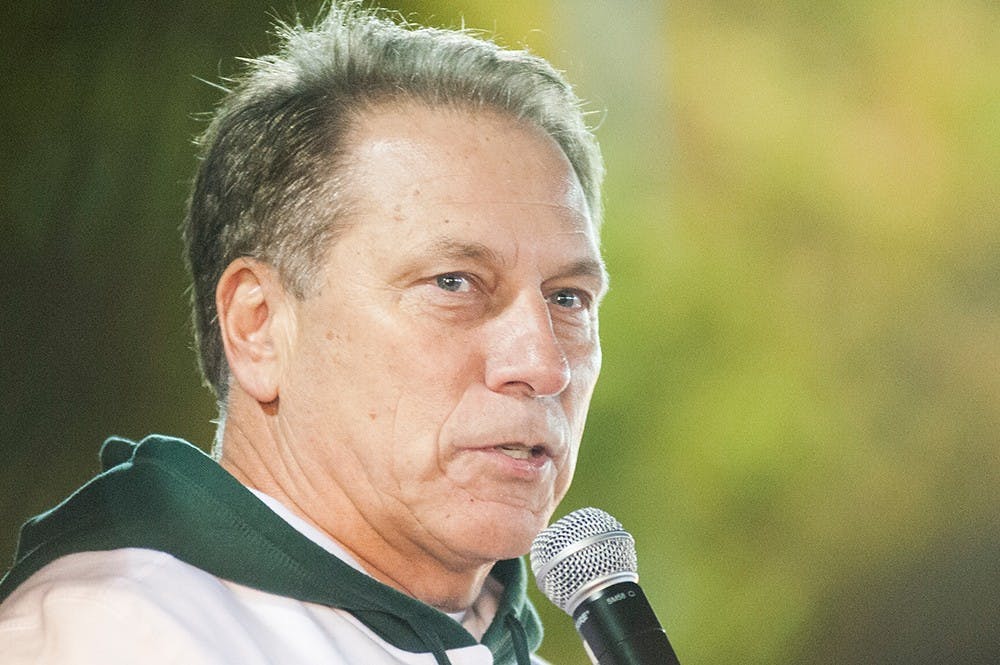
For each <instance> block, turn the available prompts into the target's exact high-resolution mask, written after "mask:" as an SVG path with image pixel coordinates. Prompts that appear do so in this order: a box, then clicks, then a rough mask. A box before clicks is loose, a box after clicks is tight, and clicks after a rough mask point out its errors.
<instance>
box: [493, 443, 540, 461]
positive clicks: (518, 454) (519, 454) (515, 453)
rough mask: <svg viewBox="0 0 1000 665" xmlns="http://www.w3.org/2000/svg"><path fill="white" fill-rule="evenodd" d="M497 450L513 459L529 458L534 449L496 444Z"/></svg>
mask: <svg viewBox="0 0 1000 665" xmlns="http://www.w3.org/2000/svg"><path fill="white" fill-rule="evenodd" d="M497 450H499V451H500V452H502V453H503V454H504V455H507V456H508V457H513V458H514V459H531V456H532V454H533V453H534V451H533V450H532V449H530V448H525V447H523V446H497Z"/></svg>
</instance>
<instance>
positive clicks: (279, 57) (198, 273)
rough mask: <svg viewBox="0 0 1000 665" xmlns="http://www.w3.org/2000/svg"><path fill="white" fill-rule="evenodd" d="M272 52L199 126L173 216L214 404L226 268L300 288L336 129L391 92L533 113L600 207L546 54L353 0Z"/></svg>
mask: <svg viewBox="0 0 1000 665" xmlns="http://www.w3.org/2000/svg"><path fill="white" fill-rule="evenodd" d="M278 37H279V39H280V47H279V49H278V51H277V53H276V54H275V55H271V56H266V57H262V58H259V59H256V60H252V61H249V62H248V69H247V71H246V72H245V74H244V75H243V76H242V77H241V78H240V79H238V80H236V81H235V82H234V85H233V87H232V89H231V90H229V91H227V94H226V96H225V97H224V98H223V100H222V102H221V104H220V106H219V108H218V110H217V111H216V113H215V115H214V119H213V120H212V122H211V124H210V125H209V127H208V129H207V131H206V132H205V134H204V135H203V136H202V137H201V140H200V146H201V151H202V153H201V157H202V159H201V162H200V165H199V168H198V171H197V174H196V177H195V182H194V187H193V189H192V193H191V198H190V200H189V202H188V212H187V217H186V220H185V224H184V241H185V248H186V255H187V262H188V268H189V270H190V271H191V277H192V285H193V286H192V306H193V322H194V331H195V340H196V342H197V345H198V349H199V359H200V366H201V370H202V374H203V375H204V377H205V380H206V381H207V383H208V384H209V385H210V387H211V388H212V390H213V391H214V392H215V394H216V396H217V398H218V399H219V402H220V405H224V403H225V398H226V393H227V384H228V380H229V368H228V365H227V363H226V358H225V353H224V349H223V346H222V339H221V333H220V330H219V326H218V320H217V319H218V312H217V311H216V307H215V289H216V285H217V284H218V281H219V278H220V277H221V276H222V273H223V272H224V271H225V269H226V267H227V266H228V265H229V264H230V263H231V262H232V261H234V260H235V259H237V258H239V257H252V258H255V259H258V260H261V261H264V262H266V263H268V264H270V265H272V266H274V267H275V269H276V270H277V272H278V274H279V275H280V277H281V280H282V283H283V285H284V286H285V288H287V289H288V290H289V291H290V292H292V293H293V294H294V295H295V296H296V297H298V298H305V297H307V296H308V295H309V294H310V292H311V291H312V290H313V289H314V288H315V282H316V281H317V279H316V274H317V272H318V269H319V266H320V265H321V262H322V259H323V257H324V256H325V253H326V251H327V249H328V248H329V246H330V244H331V243H332V242H333V241H334V240H335V238H336V235H337V231H338V230H339V229H340V228H342V226H343V224H342V223H341V220H342V219H343V217H344V210H345V205H346V203H347V201H348V194H347V193H346V192H344V191H343V189H344V188H343V186H342V185H343V180H344V178H343V173H342V172H343V170H344V168H343V164H344V161H345V159H344V158H345V151H346V150H347V147H346V146H345V137H346V136H347V134H348V132H349V131H350V129H351V128H352V127H353V126H355V125H356V124H357V122H358V121H359V119H361V118H363V117H364V112H365V111H366V110H371V109H373V108H374V107H376V106H377V105H382V104H387V103H394V102H407V101H411V102H419V103H423V104H426V105H429V106H431V107H436V106H441V107H456V108H463V109H484V110H491V111H495V112H500V113H502V114H506V115H508V116H511V117H514V118H516V119H518V120H520V121H526V122H528V123H531V124H533V125H535V126H537V127H538V128H540V129H541V130H542V131H544V132H545V133H547V134H548V135H549V136H551V137H552V139H553V140H555V141H556V143H557V144H558V145H559V146H560V148H561V149H562V151H563V152H564V153H565V155H566V157H567V158H568V160H569V162H570V164H571V165H572V167H573V169H574V171H575V172H576V176H577V178H579V180H580V184H581V185H582V187H583V191H584V194H585V196H586V198H587V202H588V204H589V207H590V212H591V217H592V219H593V221H594V223H595V224H598V225H599V224H600V219H601V195H600V188H601V181H602V179H603V176H604V167H603V163H602V159H601V154H600V150H599V148H598V146H597V142H596V140H595V138H594V136H593V134H592V132H591V131H590V129H589V128H588V127H587V125H586V122H585V120H584V114H583V111H582V105H581V102H580V100H579V99H578V98H577V97H576V95H575V94H574V93H573V91H572V89H571V87H570V86H569V84H568V83H567V82H566V81H565V80H564V79H563V77H562V76H561V75H560V74H559V72H557V71H556V70H555V69H554V68H553V67H552V66H551V65H550V64H549V63H548V62H546V61H545V60H543V59H541V58H539V57H536V56H534V55H531V54H529V53H527V52H525V51H512V50H507V49H504V48H501V47H500V46H498V45H496V44H495V43H493V42H492V41H488V40H486V39H483V38H480V37H478V36H475V35H473V34H471V33H470V32H469V31H466V30H442V29H436V28H421V27H416V26H410V25H407V24H406V23H404V22H402V21H394V20H393V19H392V18H390V17H388V16H387V15H386V14H385V13H384V12H382V11H379V10H374V9H367V8H364V7H362V5H361V3H360V2H359V1H357V0H346V1H344V2H340V3H337V2H333V3H331V5H330V7H329V8H328V10H327V13H326V14H325V16H324V17H322V18H321V19H319V20H318V21H317V22H316V24H315V25H314V26H313V27H308V28H307V27H305V26H303V25H302V23H301V21H299V20H296V22H295V24H294V25H293V24H285V23H282V24H279V26H278Z"/></svg>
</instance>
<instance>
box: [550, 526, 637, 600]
mask: <svg viewBox="0 0 1000 665" xmlns="http://www.w3.org/2000/svg"><path fill="white" fill-rule="evenodd" d="M531 570H532V572H533V573H534V574H535V581H536V582H537V583H538V588H539V589H541V591H542V593H543V594H545V597H546V598H548V599H549V600H551V601H552V602H553V603H555V605H556V606H557V607H559V608H560V609H561V610H563V611H565V612H567V613H569V614H572V613H573V610H575V609H576V605H577V604H578V603H579V601H581V600H583V599H584V598H583V597H582V596H584V595H585V594H584V592H586V593H587V594H589V593H590V592H592V591H593V590H596V589H598V588H603V586H605V583H608V584H610V583H614V582H617V581H621V580H622V579H630V580H632V581H635V580H636V579H638V561H637V560H636V554H635V540H634V539H633V538H632V536H631V534H629V533H628V532H626V531H625V530H624V529H623V528H622V525H621V523H620V522H619V521H618V520H616V519H615V518H614V517H612V516H611V515H609V514H607V513H606V512H604V511H603V510H600V509H598V508H580V509H579V510H575V511H573V512H572V513H570V514H569V515H566V516H565V517H563V518H562V519H560V520H558V521H557V522H555V523H553V524H552V525H551V526H549V527H548V528H547V529H545V530H544V531H542V532H541V533H540V534H538V536H536V537H535V540H534V542H533V543H532V545H531Z"/></svg>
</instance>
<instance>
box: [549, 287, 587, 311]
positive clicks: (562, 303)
mask: <svg viewBox="0 0 1000 665" xmlns="http://www.w3.org/2000/svg"><path fill="white" fill-rule="evenodd" d="M548 301H549V302H550V303H552V304H553V305H557V306H559V307H562V308H564V309H586V308H587V307H589V306H590V298H589V297H588V296H587V295H586V294H585V293H581V292H580V291H576V290H573V289H562V290H561V291H556V292H555V293H553V294H552V295H550V296H549V297H548Z"/></svg>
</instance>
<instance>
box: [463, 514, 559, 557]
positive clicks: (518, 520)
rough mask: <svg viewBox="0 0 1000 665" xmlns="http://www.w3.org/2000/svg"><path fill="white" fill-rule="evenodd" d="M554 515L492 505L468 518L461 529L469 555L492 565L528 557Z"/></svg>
mask: <svg viewBox="0 0 1000 665" xmlns="http://www.w3.org/2000/svg"><path fill="white" fill-rule="evenodd" d="M551 514H552V511H551V510H546V511H544V513H537V512H533V511H530V510H526V509H524V508H515V507H511V506H496V505H490V506H489V507H488V508H486V507H484V509H482V510H479V511H477V513H476V514H475V515H467V516H466V517H465V519H464V523H463V524H460V525H458V526H459V528H460V530H461V538H462V540H463V541H464V542H465V543H466V547H467V549H468V551H470V552H474V553H475V554H474V556H476V558H481V559H485V560H490V561H499V560H502V559H514V558H517V557H519V556H522V555H524V554H527V553H528V551H529V550H530V549H531V543H532V541H534V539H535V536H537V535H538V533H539V531H541V530H542V529H544V528H545V527H546V526H547V525H548V521H549V518H550V517H551Z"/></svg>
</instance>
